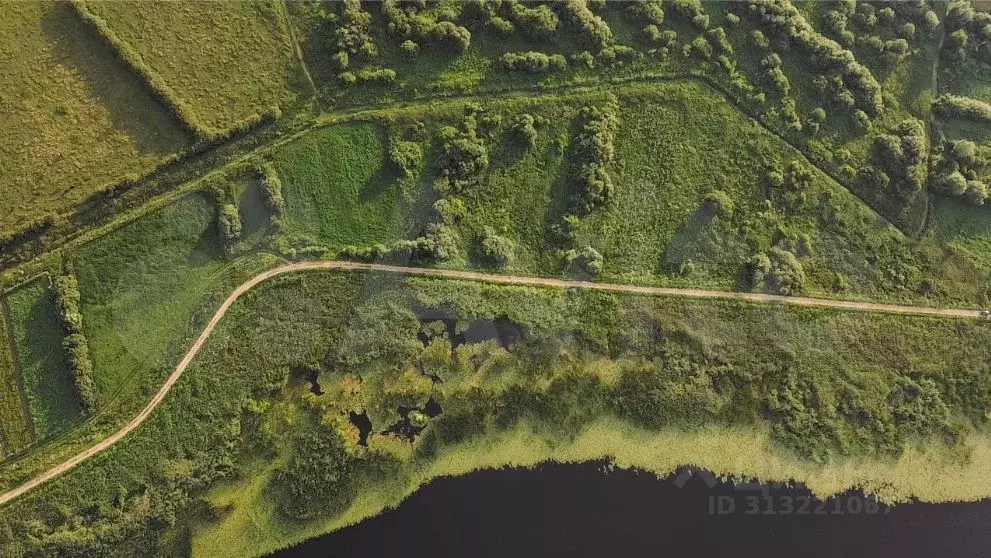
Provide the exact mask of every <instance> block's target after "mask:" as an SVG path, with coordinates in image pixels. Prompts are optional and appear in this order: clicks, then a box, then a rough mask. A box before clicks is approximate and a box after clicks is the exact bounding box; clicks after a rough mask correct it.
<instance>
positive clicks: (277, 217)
mask: <svg viewBox="0 0 991 558" xmlns="http://www.w3.org/2000/svg"><path fill="white" fill-rule="evenodd" d="M258 170H259V171H260V174H261V181H262V182H261V185H262V195H263V196H264V197H265V207H267V208H268V214H269V222H270V224H271V225H272V226H273V227H276V228H281V226H282V218H283V216H284V215H285V212H286V202H285V199H284V198H283V197H282V180H281V179H280V178H279V173H277V172H276V171H275V167H273V166H272V165H269V164H265V165H262V166H261V167H260V168H259V169H258Z"/></svg>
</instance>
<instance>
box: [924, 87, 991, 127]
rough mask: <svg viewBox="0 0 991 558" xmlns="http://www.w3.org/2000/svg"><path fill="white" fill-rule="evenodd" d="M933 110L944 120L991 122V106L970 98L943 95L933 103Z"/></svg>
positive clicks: (948, 94)
mask: <svg viewBox="0 0 991 558" xmlns="http://www.w3.org/2000/svg"><path fill="white" fill-rule="evenodd" d="M932 109H933V112H934V113H936V114H937V115H939V116H941V117H943V118H957V119H960V120H972V121H974V122H991V104H988V103H985V102H984V101H979V100H977V99H972V98H970V97H961V96H959V95H952V94H950V93H943V94H942V95H940V96H939V97H936V100H934V101H933V104H932Z"/></svg>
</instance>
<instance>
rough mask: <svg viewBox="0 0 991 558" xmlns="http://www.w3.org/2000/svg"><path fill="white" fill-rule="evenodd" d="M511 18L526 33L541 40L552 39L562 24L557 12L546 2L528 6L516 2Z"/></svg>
mask: <svg viewBox="0 0 991 558" xmlns="http://www.w3.org/2000/svg"><path fill="white" fill-rule="evenodd" d="M510 19H512V21H513V23H515V24H516V26H517V27H518V28H519V29H520V31H522V32H523V34H524V35H527V36H529V37H531V38H534V39H540V40H547V39H550V38H551V37H552V36H553V35H554V32H555V31H557V28H558V25H559V24H560V20H559V19H558V17H557V14H556V13H554V10H552V9H551V8H550V6H548V5H546V4H541V5H539V6H535V7H528V6H525V5H524V4H522V3H514V4H513V5H512V8H511V10H510Z"/></svg>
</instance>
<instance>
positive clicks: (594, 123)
mask: <svg viewBox="0 0 991 558" xmlns="http://www.w3.org/2000/svg"><path fill="white" fill-rule="evenodd" d="M617 113H618V107H617V106H616V104H615V103H609V104H606V105H603V106H595V107H585V108H583V109H582V111H581V115H580V117H581V119H582V124H581V127H580V129H579V131H578V134H577V136H576V137H575V141H574V144H573V145H574V159H575V162H576V164H577V165H578V167H579V170H578V177H577V179H578V180H577V183H578V192H577V194H578V195H577V199H576V202H577V203H576V204H575V205H577V208H576V209H578V210H579V211H581V212H585V213H588V212H590V211H592V210H593V209H594V208H595V207H597V206H599V205H602V204H604V203H606V202H608V200H609V198H610V196H611V195H612V187H613V186H612V178H611V177H610V176H609V172H608V171H607V167H608V166H609V165H610V164H612V162H613V159H614V157H615V147H614V146H613V142H614V141H615V136H616V132H617V131H618V129H619V117H618V116H617Z"/></svg>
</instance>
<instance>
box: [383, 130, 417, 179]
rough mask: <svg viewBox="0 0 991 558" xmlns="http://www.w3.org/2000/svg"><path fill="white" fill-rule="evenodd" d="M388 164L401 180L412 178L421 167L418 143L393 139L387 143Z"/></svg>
mask: <svg viewBox="0 0 991 558" xmlns="http://www.w3.org/2000/svg"><path fill="white" fill-rule="evenodd" d="M389 162H390V163H391V164H392V167H393V168H394V169H395V170H396V172H398V173H399V174H400V175H401V176H402V177H403V178H407V179H408V178H413V177H414V176H416V175H417V173H419V171H420V168H421V167H422V166H423V149H421V148H420V145H419V144H418V143H415V142H412V141H402V140H398V139H395V138H393V139H392V140H390V141H389Z"/></svg>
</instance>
